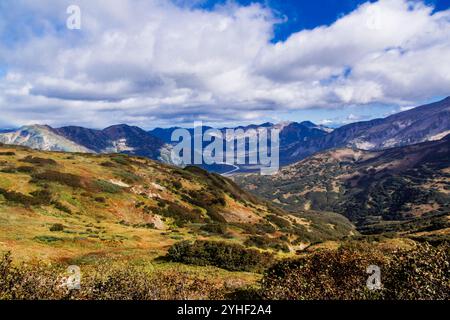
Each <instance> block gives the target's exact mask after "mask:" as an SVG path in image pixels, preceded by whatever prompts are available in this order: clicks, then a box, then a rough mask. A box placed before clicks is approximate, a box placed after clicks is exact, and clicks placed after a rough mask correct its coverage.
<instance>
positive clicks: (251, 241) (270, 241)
mask: <svg viewBox="0 0 450 320" xmlns="http://www.w3.org/2000/svg"><path fill="white" fill-rule="evenodd" d="M244 244H245V245H246V246H249V247H258V248H261V249H273V250H277V251H283V252H289V251H290V250H289V247H288V245H287V244H286V243H284V242H283V241H281V240H279V239H275V238H269V237H265V236H250V237H249V238H248V239H247V240H246V241H245V242H244Z"/></svg>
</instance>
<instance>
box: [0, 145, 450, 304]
mask: <svg viewBox="0 0 450 320" xmlns="http://www.w3.org/2000/svg"><path fill="white" fill-rule="evenodd" d="M408 223H414V222H413V221H412V222H411V221H408ZM430 230H431V229H430ZM432 230H433V232H426V233H415V234H411V233H405V234H402V232H399V231H398V230H397V229H395V230H392V231H390V232H388V233H385V232H383V233H376V234H375V235H367V234H361V233H360V232H359V231H358V230H357V229H356V228H355V226H354V224H352V223H351V222H350V221H349V220H348V219H347V218H345V217H344V216H343V215H340V214H337V213H333V212H330V211H320V210H308V211H306V210H298V211H293V210H290V211H286V210H285V209H284V208H281V207H279V206H278V205H277V204H276V203H275V204H274V203H273V202H268V201H267V200H262V199H259V198H258V197H256V196H255V195H254V194H252V193H250V192H248V191H244V190H242V189H241V188H240V187H239V186H238V185H237V184H236V183H235V182H233V181H231V180H229V179H227V178H224V177H222V176H220V175H217V174H213V173H209V172H206V171H204V170H202V169H200V168H197V167H186V168H184V169H181V168H176V167H172V166H168V165H164V164H161V163H158V162H155V161H151V160H148V159H145V158H140V157H130V156H126V155H116V154H112V155H95V154H77V153H74V154H67V153H57V152H42V151H34V150H31V149H27V148H23V147H12V146H5V145H0V299H135V300H136V299H144V300H145V299H247V298H251V299H316V298H323V299H340V298H348V299H367V298H370V299H432V298H436V299H448V297H449V287H448V286H449V279H448V276H449V259H448V254H449V246H448V242H447V237H446V234H445V232H442V230H441V229H439V230H438V229H432ZM371 264H375V265H379V267H380V268H381V271H382V284H383V288H382V289H381V290H379V291H370V290H368V289H367V287H366V280H367V278H368V276H369V275H368V274H367V273H366V268H367V266H368V265H371ZM74 265H75V266H78V267H80V270H81V286H80V288H79V289H70V288H68V287H67V286H64V285H61V284H62V283H64V281H66V280H67V278H68V277H70V273H68V272H67V268H68V267H69V266H74Z"/></svg>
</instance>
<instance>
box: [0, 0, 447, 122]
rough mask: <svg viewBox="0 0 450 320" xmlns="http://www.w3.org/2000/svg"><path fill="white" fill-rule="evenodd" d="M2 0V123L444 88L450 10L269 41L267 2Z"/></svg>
mask: <svg viewBox="0 0 450 320" xmlns="http://www.w3.org/2000/svg"><path fill="white" fill-rule="evenodd" d="M77 3H78V5H79V6H80V8H81V12H82V29H81V30H79V31H78V30H73V31H71V30H67V29H66V28H65V19H66V18H67V15H66V11H65V10H66V8H67V6H69V5H70V4H72V1H51V0H40V1H32V0H14V1H13V0H5V1H3V2H2V6H0V8H3V9H4V10H0V21H1V22H0V39H1V42H0V66H2V65H4V66H6V75H5V76H4V77H3V78H1V79H0V108H1V110H2V121H3V122H5V121H9V122H10V123H12V124H24V123H30V122H32V121H33V122H39V123H48V124H51V125H59V124H69V123H73V124H82V125H88V126H94V127H101V126H105V125H109V124H113V123H118V122H128V123H130V124H137V125H141V126H144V127H153V126H154V125H159V124H163V125H164V124H175V123H186V122H190V121H193V120H194V119H200V120H204V121H209V122H228V121H237V120H241V119H244V120H249V121H251V120H258V119H259V118H260V117H262V116H264V114H266V113H267V112H268V111H277V112H279V113H282V112H289V111H291V110H296V109H302V108H339V107H341V106H343V105H349V104H352V105H363V104H371V103H384V104H397V105H401V106H406V105H407V106H410V105H414V104H415V103H419V102H422V101H424V100H427V99H430V98H431V97H435V96H446V95H448V94H449V92H450V59H448V58H447V57H449V56H450V10H447V11H441V12H437V13H433V8H431V7H429V6H426V5H424V4H423V3H422V2H420V1H406V0H381V1H379V2H377V3H366V4H364V5H362V6H360V7H359V8H358V9H356V10H355V11H354V12H352V13H350V14H348V15H346V16H343V17H341V18H340V19H339V20H337V21H336V22H335V23H334V24H332V25H330V26H322V27H318V28H316V29H314V30H303V31H299V32H297V33H294V34H292V35H291V36H290V37H289V38H288V39H287V40H286V41H284V42H278V43H272V42H271V40H272V37H273V30H274V26H275V25H276V24H277V23H280V21H278V20H277V18H276V17H275V15H274V14H273V12H272V11H271V9H270V8H267V7H264V6H261V5H258V4H252V5H249V6H240V5H237V4H236V3H233V2H230V3H226V4H224V5H218V6H216V7H214V9H212V10H201V9H198V7H196V6H192V4H198V3H201V1H196V2H195V3H194V2H192V1H184V0H183V1H174V2H169V1H164V0H150V1H144V0H136V1H125V0H99V1H88V0H79V1H77Z"/></svg>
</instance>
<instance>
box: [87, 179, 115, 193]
mask: <svg viewBox="0 0 450 320" xmlns="http://www.w3.org/2000/svg"><path fill="white" fill-rule="evenodd" d="M94 186H95V188H96V189H98V190H99V191H100V192H105V193H119V192H121V191H122V187H119V186H117V185H115V184H113V183H111V182H108V181H105V180H95V182H94Z"/></svg>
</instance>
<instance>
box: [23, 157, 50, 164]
mask: <svg viewBox="0 0 450 320" xmlns="http://www.w3.org/2000/svg"><path fill="white" fill-rule="evenodd" d="M21 161H22V162H27V163H33V164H37V165H40V166H45V165H50V166H53V165H56V164H57V162H56V161H55V160H53V159H45V158H39V157H32V156H27V157H25V158H24V159H22V160H21Z"/></svg>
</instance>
